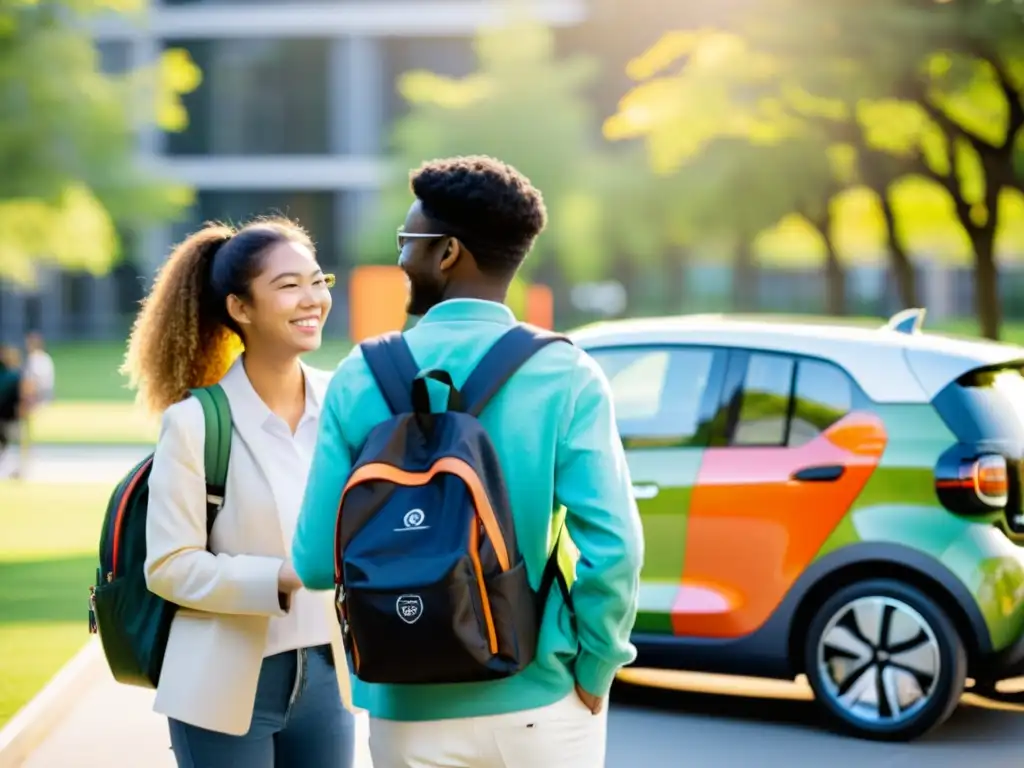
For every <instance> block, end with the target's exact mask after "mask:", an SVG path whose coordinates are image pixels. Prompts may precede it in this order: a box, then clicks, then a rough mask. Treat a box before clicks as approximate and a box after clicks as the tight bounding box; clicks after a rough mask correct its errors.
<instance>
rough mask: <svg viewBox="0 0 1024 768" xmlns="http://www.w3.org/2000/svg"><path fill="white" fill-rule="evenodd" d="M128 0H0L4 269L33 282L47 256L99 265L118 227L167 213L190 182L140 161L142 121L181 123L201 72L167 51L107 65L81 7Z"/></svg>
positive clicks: (0, 265) (111, 249) (104, 263)
mask: <svg viewBox="0 0 1024 768" xmlns="http://www.w3.org/2000/svg"><path fill="white" fill-rule="evenodd" d="M131 2H133V0H125V4H117V0H112V1H111V2H102V0H64V1H62V0H49V1H48V0H0V104H2V105H3V106H2V107H0V167H2V168H3V169H4V172H3V174H0V276H3V277H7V278H10V279H13V280H16V281H19V282H31V281H32V280H33V279H34V278H35V275H36V266H37V265H38V264H39V263H40V262H41V261H52V262H55V263H59V264H61V265H62V266H66V267H70V268H77V269H87V270H90V271H93V272H102V271H104V270H106V269H107V268H109V266H110V265H111V264H112V263H113V262H114V261H115V259H116V257H117V253H118V242H117V234H116V227H117V226H118V225H122V226H133V225H137V224H141V223H145V222H148V221H152V220H156V219H161V218H165V217H168V216H171V215H173V214H174V213H175V212H177V211H178V210H179V209H180V208H181V206H182V205H184V204H187V203H188V200H189V198H188V194H189V193H188V190H187V189H183V188H181V187H179V186H177V185H174V184H170V183H167V182H166V181H165V180H162V179H160V178H157V177H155V176H154V175H152V174H151V173H149V172H147V171H146V170H144V169H143V168H141V167H140V166H139V164H138V163H137V162H136V158H135V155H136V131H137V129H138V127H139V125H140V123H142V122H145V121H154V120H158V121H159V122H160V124H161V125H162V126H163V127H165V128H167V129H172V130H173V129H178V128H181V127H183V125H184V123H183V119H184V115H183V110H182V108H181V105H180V102H179V100H178V97H179V95H180V94H182V93H185V92H188V91H190V90H192V89H193V88H195V87H196V86H197V85H198V82H199V73H198V70H197V69H196V68H195V66H194V64H192V62H191V60H190V59H189V58H188V56H187V55H186V54H184V53H183V52H181V51H169V52H167V53H166V54H165V56H164V58H163V59H162V60H161V61H160V62H159V63H157V64H156V65H154V66H153V67H150V68H147V69H144V70H140V71H135V72H131V73H129V74H127V75H125V76H123V77H112V76H107V75H104V74H102V73H101V72H100V71H99V70H98V67H97V53H96V49H95V46H94V44H93V42H92V40H91V39H90V38H89V36H88V32H87V30H86V29H85V28H84V26H83V25H82V24H81V21H82V20H83V18H87V17H88V16H90V15H91V14H93V13H96V12H100V11H104V10H110V9H113V10H117V11H123V12H130V11H132V10H133V8H134V6H132V5H130V4H129V3H131Z"/></svg>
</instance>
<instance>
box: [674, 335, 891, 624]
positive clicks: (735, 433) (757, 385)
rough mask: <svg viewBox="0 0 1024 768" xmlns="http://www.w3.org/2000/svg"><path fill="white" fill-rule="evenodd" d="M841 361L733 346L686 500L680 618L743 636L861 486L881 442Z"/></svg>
mask: <svg viewBox="0 0 1024 768" xmlns="http://www.w3.org/2000/svg"><path fill="white" fill-rule="evenodd" d="M866 403H867V401H866V398H865V396H864V395H863V393H862V392H861V391H860V390H859V388H858V387H857V386H856V384H855V383H854V382H853V381H852V379H850V377H849V376H848V375H847V373H846V372H845V371H843V370H842V369H841V368H839V367H838V366H836V365H834V364H832V363H830V362H826V361H823V360H818V359H812V358H801V357H796V356H792V355H786V354H780V353H776V352H762V351H744V350H732V351H731V352H730V353H729V362H728V366H727V370H726V374H725V382H724V384H723V387H722V395H721V401H720V403H719V407H718V413H717V415H716V418H715V420H714V433H713V434H712V436H711V446H710V447H709V448H708V449H707V450H706V451H705V452H704V455H703V460H702V462H701V466H700V468H699V471H698V474H697V477H696V478H695V487H694V491H693V495H692V499H691V502H690V512H689V515H688V528H687V533H686V553H685V555H684V562H685V567H684V575H683V589H682V593H681V596H680V601H679V602H678V604H677V610H676V611H675V613H674V615H673V628H674V630H675V632H676V633H677V634H679V635H686V636H692V637H709V638H728V637H740V636H743V635H746V634H749V633H750V632H753V631H754V630H756V629H757V628H758V627H760V626H761V625H762V624H763V623H764V622H765V621H766V620H767V619H768V618H769V617H770V616H771V613H772V611H774V610H775V608H776V607H777V606H778V604H779V603H780V602H781V600H782V598H783V597H784V596H785V594H786V592H787V591H788V590H789V588H790V587H791V586H792V585H793V582H794V581H796V579H797V578H798V577H799V576H800V574H801V573H802V572H803V570H804V569H805V568H806V567H807V566H808V564H809V563H810V562H811V561H812V560H813V559H814V557H815V555H816V554H817V552H818V551H819V550H820V548H821V546H822V544H823V543H824V541H825V539H826V538H827V537H828V535H829V534H830V533H831V532H832V530H833V529H834V528H835V527H836V525H838V524H839V522H840V521H841V520H842V518H843V516H844V515H845V514H846V512H847V511H848V510H849V508H850V505H851V504H852V503H853V501H854V500H855V499H856V498H857V496H858V494H859V493H860V491H861V489H862V488H863V487H864V484H865V483H866V482H867V479H868V477H869V476H870V474H871V472H872V471H873V470H874V468H875V466H877V463H878V460H879V458H880V456H881V452H882V450H883V449H884V445H885V440H884V431H881V430H882V428H881V423H880V422H879V421H878V420H877V417H876V416H875V415H874V414H873V413H872V412H871V411H870V410H868V409H865V408H864V407H863V406H864V405H866Z"/></svg>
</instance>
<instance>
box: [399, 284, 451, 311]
mask: <svg viewBox="0 0 1024 768" xmlns="http://www.w3.org/2000/svg"><path fill="white" fill-rule="evenodd" d="M442 301H444V288H443V286H440V285H436V284H433V283H423V282H416V281H415V280H412V279H410V280H409V301H408V303H407V304H406V306H405V311H406V312H408V313H409V314H410V315H413V316H414V317H422V316H423V315H425V314H427V312H429V311H430V309H431V308H433V307H434V306H435V305H437V304H440V303H441V302H442Z"/></svg>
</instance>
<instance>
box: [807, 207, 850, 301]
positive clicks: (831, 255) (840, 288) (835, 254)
mask: <svg viewBox="0 0 1024 768" xmlns="http://www.w3.org/2000/svg"><path fill="white" fill-rule="evenodd" d="M830 205H831V198H829V199H828V200H826V201H825V203H824V205H823V206H822V207H821V209H820V212H819V213H816V214H813V215H812V214H810V213H808V212H805V213H804V218H805V219H807V221H808V222H810V224H811V226H813V227H814V228H815V229H817V230H818V234H819V235H821V241H822V242H823V243H824V244H825V312H826V313H827V314H829V315H845V314H846V268H845V267H844V266H843V262H842V259H841V258H840V257H839V251H838V250H836V243H835V241H834V240H833V239H832V210H831V207H830Z"/></svg>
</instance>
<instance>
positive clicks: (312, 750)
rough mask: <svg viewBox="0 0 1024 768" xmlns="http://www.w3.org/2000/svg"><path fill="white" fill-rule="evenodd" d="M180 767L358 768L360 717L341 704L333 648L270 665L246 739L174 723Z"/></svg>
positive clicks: (272, 659)
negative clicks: (355, 767) (357, 726)
mask: <svg viewBox="0 0 1024 768" xmlns="http://www.w3.org/2000/svg"><path fill="white" fill-rule="evenodd" d="M169 722H170V729H171V748H172V749H173V750H174V757H175V759H176V760H177V762H178V768H352V763H353V760H354V751H355V718H354V717H353V715H352V713H351V712H349V711H348V710H347V709H345V707H344V706H343V705H342V703H341V695H340V694H339V692H338V678H337V676H336V674H335V671H334V657H333V654H332V653H331V647H330V646H329V645H322V646H317V647H316V648H303V649H301V650H299V651H287V652H285V653H279V654H276V655H274V656H268V657H267V658H265V659H264V660H263V666H262V668H261V669H260V680H259V685H258V686H257V689H256V703H255V707H254V709H253V715H252V726H251V727H250V728H249V732H248V733H247V734H245V735H244V736H231V735H229V734H226V733H218V732H216V731H208V730H206V729H205V728H198V727H196V726H194V725H189V724H187V723H182V722H180V721H178V720H173V719H172V720H170V721H169Z"/></svg>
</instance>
